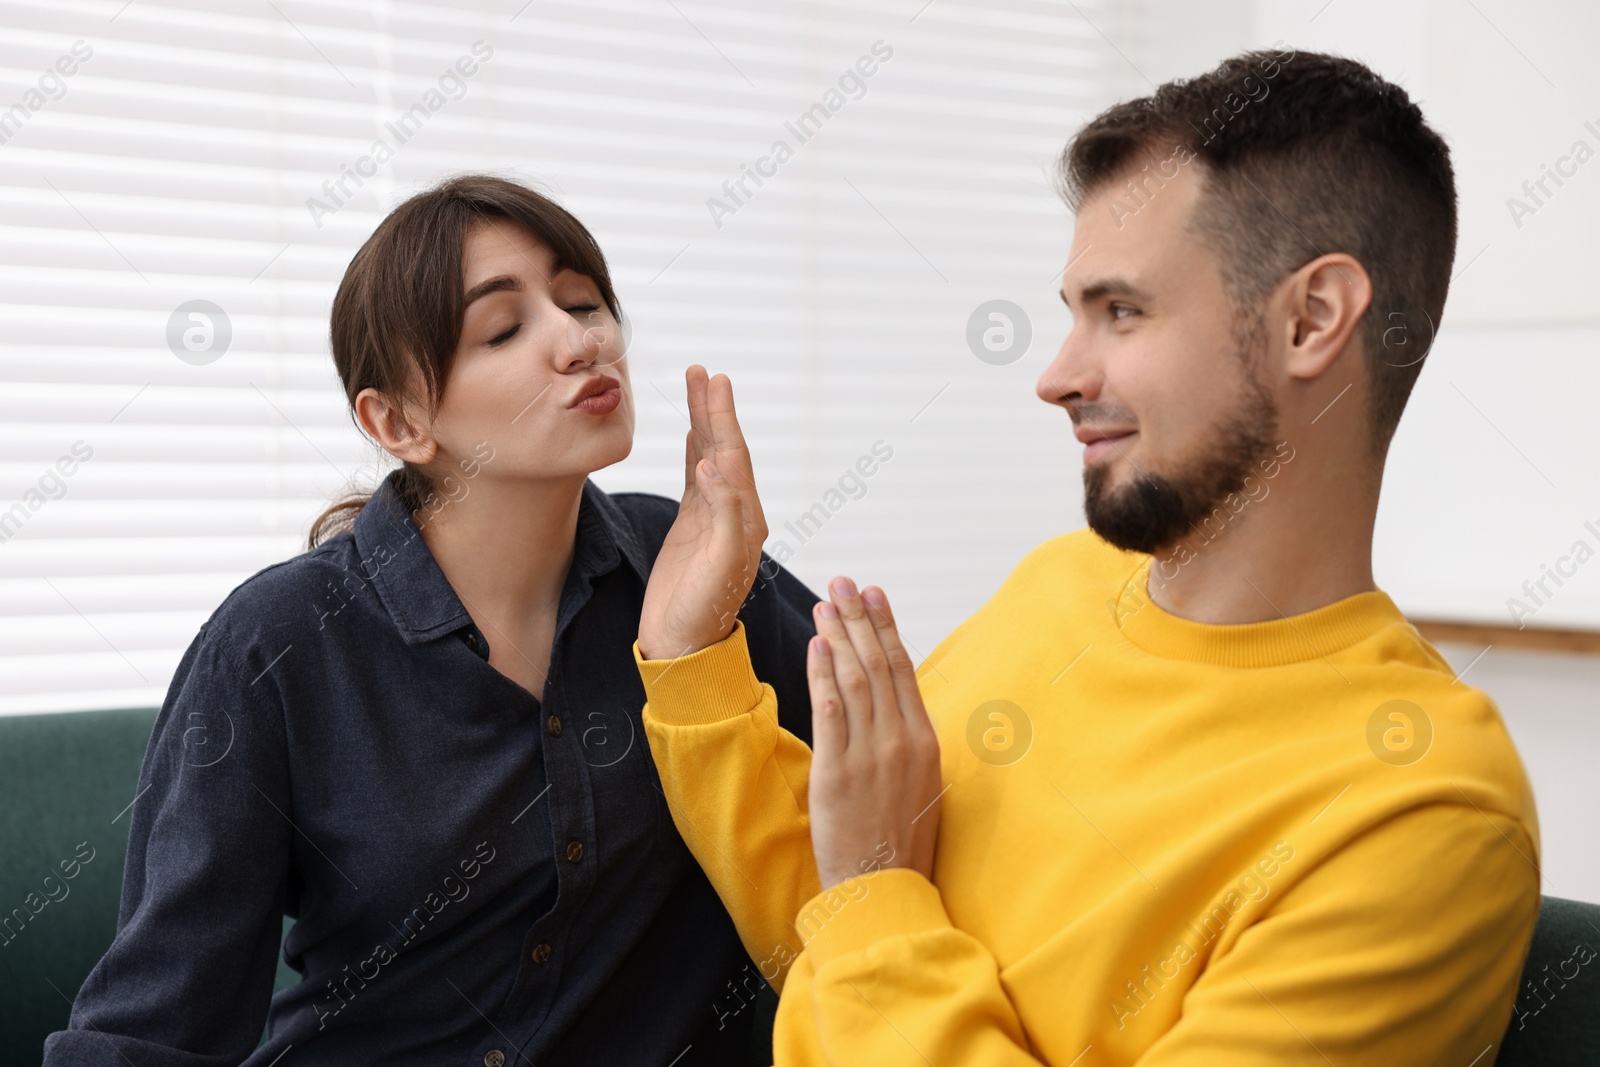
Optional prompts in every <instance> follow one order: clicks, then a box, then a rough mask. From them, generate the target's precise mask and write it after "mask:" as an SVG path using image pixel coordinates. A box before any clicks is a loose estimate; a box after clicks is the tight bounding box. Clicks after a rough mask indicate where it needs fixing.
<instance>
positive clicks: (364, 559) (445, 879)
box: [45, 176, 817, 1067]
mask: <svg viewBox="0 0 1600 1067" xmlns="http://www.w3.org/2000/svg"><path fill="white" fill-rule="evenodd" d="M620 321H621V312H620V308H619V305H618V301H617V297H616V295H615V293H614V292H613V291H612V286H611V280H610V276H609V274H608V271H607V268H606V262H605V259H604V257H603V256H602V254H601V252H600V249H599V247H598V246H597V244H596V243H595V241H594V238H593V237H592V236H591V235H590V234H589V232H588V231H587V230H586V229H585V228H584V227H583V226H582V224H580V223H579V222H578V221H577V219H575V218H574V217H573V216H572V215H570V214H569V213H567V212H566V211H565V210H563V209H562V208H561V207H559V206H557V205H556V204H555V203H553V202H551V201H550V200H548V199H547V198H545V197H543V196H541V195H539V194H538V193H536V192H533V191H531V190H529V189H526V188H524V187H522V186H520V185H517V184H515V183H512V182H509V181H504V180H501V179H497V178H491V177H480V176H469V177H462V178H456V179H453V180H451V181H447V182H445V183H444V184H442V185H440V186H438V187H437V188H434V189H432V190H430V191H427V192H424V193H422V194H420V195H418V196H416V197H413V198H412V199H410V200H408V201H407V202H405V203H404V204H402V205H401V206H400V207H399V208H397V209H396V210H395V211H394V212H393V213H392V214H391V215H389V216H388V218H386V219H385V220H384V221H383V223H382V224H381V225H380V226H379V227H378V229H377V231H376V232H375V233H374V234H373V236H372V237H371V238H370V239H369V240H368V241H367V243H366V244H365V245H364V246H363V247H362V248H361V250H360V251H359V252H358V253H357V254H356V256H355V258H354V259H353V260H352V262H351V264H350V267H349V269H348V270H347V271H346V273H345V276H344V279H343V281H342V283H341V284H340V286H339V290H338V294H337V296H336V297H335V300H334V304H333V315H332V347H333V356H334V362H335V364H336V366H337V369H338V372H339V376H340V378H341V380H342V382H343V384H344V388H345V392H346V395H347V396H348V398H349V401H350V404H351V409H352V412H353V415H354V417H355V418H356V420H357V421H358V423H359V425H360V426H361V428H362V429H363V430H364V431H365V432H366V433H367V434H369V435H370V436H371V437H372V438H373V439H374V440H375V441H376V442H377V443H378V444H379V445H381V446H382V447H383V448H384V449H385V450H386V451H388V452H389V453H390V454H391V455H393V456H395V457H396V458H397V459H398V460H400V462H401V466H400V467H399V468H398V469H396V470H394V471H393V472H392V473H391V474H390V475H389V476H388V477H387V478H386V479H385V480H384V481H383V483H382V484H381V485H380V487H379V488H378V490H377V491H376V492H375V493H374V494H373V495H372V496H371V498H370V499H361V500H355V501H346V502H344V503H342V504H340V505H336V506H335V507H334V508H331V509H329V511H328V512H327V513H325V514H324V515H322V516H321V517H320V518H319V519H318V520H317V522H316V523H315V524H314V525H313V528H312V532H311V538H310V541H311V546H310V550H309V551H307V552H305V553H303V554H302V555H299V556H297V557H295V558H294V559H291V560H288V561H286V562H283V563H279V564H275V565H273V566H271V567H267V568H265V569H264V570H262V571H260V572H258V573H257V574H255V575H253V576H252V577H251V578H250V579H249V580H247V581H246V582H244V583H243V584H242V585H240V586H239V587H238V588H237V589H235V590H234V591H233V592H232V593H231V594H230V595H229V596H228V598H227V599H226V600H225V601H224V602H223V604H222V606H221V607H219V608H218V609H217V611H216V612H215V613H214V614H213V615H212V617H211V618H210V620H209V621H208V622H207V623H206V624H205V625H204V626H203V627H202V628H201V630H200V633H199V635H198V636H197V637H196V638H195V640H194V642H193V643H192V644H191V645H190V646H189V648H188V650H187V651H186V653H185V654H184V656H183V659H182V661H181V662H180V664H179V666H178V670H177V672H176V674H175V675H174V678H173V681H172V686H171V689H170V691H169V693H168V695H167V699H166V701H165V702H164V704H163V706H162V709H161V714H160V716H159V718H158V719H157V721H156V725H155V729H154V732H153V735H152V737H151V740H150V746H149V750H148V752H147V754H146V757H145V762H144V768H143V771H142V773H141V781H140V783H139V793H138V800H137V802H136V803H135V804H134V806H133V811H132V826H131V829H130V840H129V850H128V860H127V867H126V871H125V875H124V882H123V893H122V905H121V914H120V916H119V920H118V929H117V936H116V939H115V940H114V942H113V943H112V945H111V947H110V950H109V951H108V952H107V953H106V955H105V957H104V958H103V959H102V960H101V961H100V962H99V964H97V965H96V967H95V969H94V970H93V971H92V972H91V974H90V975H89V977H88V979H87V980H86V981H85V983H84V985H83V987H82V989H81V991H80V992H79V994H78V998H77V1001H76V1003H75V1005H74V1007H73V1014H72V1023H71V1029H69V1030H68V1031H65V1032H62V1033H58V1034H54V1035H52V1036H51V1037H50V1039H49V1040H48V1041H47V1043H46V1046H45V1062H46V1063H47V1064H65V1063H69V1062H70V1063H73V1064H80V1063H105V1064H121V1063H125V1062H130V1061H131V1062H136V1063H139V1064H142V1065H156V1064H171V1065H173V1067H177V1065H180V1064H181V1065H199V1064H208V1065H209V1064H223V1063H229V1064H233V1063H239V1062H240V1061H245V1060H247V1062H248V1063H250V1064H255V1065H262V1067H265V1065H268V1064H274V1063H278V1062H279V1059H280V1057H282V1058H283V1059H282V1063H283V1064H284V1065H285V1067H296V1065H301V1064H324V1063H325V1064H339V1065H349V1064H355V1063H383V1064H411V1063H416V1064H422V1063H428V1064H438V1063H450V1062H454V1063H460V1064H480V1063H481V1064H484V1065H486V1067H500V1065H502V1064H507V1063H512V1064H515V1063H524V1062H526V1063H538V1064H541V1065H544V1064H582V1063H597V1064H598V1063H604V1064H614V1063H619V1062H630V1063H657V1064H667V1063H674V1064H675V1065H676V1067H687V1065H689V1064H694V1063H705V1064H711V1063H717V1064H724V1063H726V1064H743V1063H746V1062H748V1050H749V1048H750V1045H751V1039H752V1032H753V1026H752V1024H753V1021H754V1018H755V1016H756V1014H757V1013H756V1011H755V1009H754V1008H753V1007H750V1006H749V1003H750V999H751V997H750V994H749V992H748V991H750V990H753V989H755V988H756V987H758V986H759V981H756V980H754V979H753V977H752V976H753V974H754V970H753V968H752V967H751V966H750V961H749V957H748V956H747V954H746V952H745V950H744V948H743V947H742V946H741V945H740V943H739V939H738V937H737V935H736V934H735V931H734V927H733V925H732V923H731V921H730V920H729V918H728V915H727V913H726V911H725V910H724V908H723V906H722V904H721V903H720V902H719V901H718V899H717V896H716V894H715V893H714V892H713V890H712V889H711V886H710V885H709V884H708V882H707V881H706V878H705V876H704V875H703V874H702V873H701V870H700V868H699V867H698V865H697V864H696V863H695V862H694V860H693V859H692V857H691V856H690V854H689V851H688V849H687V848H686V847H685V846H684V843H683V841H682V839H681V838H680V837H679V836H678V834H677V831H676V830H675V828H674V826H673V821H672V816H671V813H670V812H669V811H668V809H667V806H666V802H665V800H664V798H663V795H662V792H661V788H660V784H659V779H658V778H657V776H656V771H655V768H654V765H653V764H652V762H651V759H650V753H649V750H648V747H647V745H646V744H645V741H644V737H643V734H642V730H641V725H640V722H639V713H640V709H641V707H642V705H643V702H644V693H643V688H642V686H641V684H640V680H639V676H638V674H637V671H636V669H635V666H634V663H633V658H632V651H631V646H632V643H633V641H634V638H635V635H636V634H637V633H638V630H639V624H640V618H641V613H645V614H646V615H647V616H648V617H649V618H650V619H651V620H652V624H651V625H652V630H651V632H652V633H653V634H656V635H657V636H658V639H659V640H660V641H661V642H663V647H672V648H678V647H681V648H698V647H703V646H704V645H706V644H708V643H711V642H714V641H717V640H720V639H721V638H722V637H723V636H725V635H726V634H728V633H729V632H731V630H732V629H733V627H734V624H735V621H736V619H737V620H738V621H742V622H743V623H744V624H745V632H746V634H747V636H748V639H749V641H750V644H751V649H752V657H753V660H754V662H755V664H756V666H757V669H758V670H760V672H761V676H762V677H763V678H764V679H767V680H768V681H770V682H771V684H772V685H773V687H774V689H775V690H777V692H778V694H779V696H780V697H781V701H780V703H781V705H782V706H784V707H785V708H786V709H790V710H792V711H793V712H794V718H793V719H792V720H787V719H786V721H785V726H786V727H787V728H788V729H789V730H791V731H792V732H794V733H796V734H798V735H799V736H801V737H809V733H810V731H809V716H808V715H807V714H806V708H807V700H806V680H805V648H806V642H807V640H808V639H809V638H810V636H811V635H812V633H813V632H814V631H813V628H812V624H811V620H810V606H811V604H812V603H814V602H815V601H816V599H817V598H816V597H815V596H814V595H813V594H812V593H811V592H810V591H809V590H807V589H806V588H805V587H804V586H803V585H802V584H801V583H800V582H799V581H797V580H796V579H795V578H793V577H792V576H791V575H789V574H787V573H786V572H783V571H782V570H781V569H779V568H778V567H777V565H776V564H775V563H773V562H772V561H771V560H767V559H764V558H762V557H761V556H760V554H759V543H760V542H759V540H758V541H757V542H756V545H757V550H756V552H754V553H752V554H751V555H750V556H749V558H748V566H749V567H750V568H752V569H755V568H759V570H760V575H761V577H760V579H759V580H757V581H756V582H755V583H754V585H755V587H754V588H753V589H752V590H751V592H750V595H749V597H748V599H745V598H744V597H743V595H742V591H741V593H740V595H738V596H735V597H733V598H731V603H730V602H728V601H729V599H730V598H729V597H728V596H726V595H725V594H723V591H721V590H719V589H717V588H701V586H703V585H704V584H705V582H707V581H710V580H712V579H710V578H709V577H708V576H710V575H712V574H714V573H719V572H717V571H715V570H714V569H712V568H708V567H705V566H704V565H703V564H702V562H701V557H702V556H703V555H704V553H705V552H707V551H709V548H707V547H705V545H704V544H703V542H705V538H704V537H703V536H702V534H703V533H704V532H705V531H707V530H709V529H711V516H712V507H711V504H710V502H709V499H708V496H707V490H708V487H710V486H711V485H712V484H713V480H714V479H716V478H719V477H722V478H726V477H735V478H741V479H748V478H749V473H748V472H749V462H748V458H747V457H746V455H745V453H744V446H743V441H742V439H741V438H740V437H739V432H738V424H737V422H736V421H735V419H734V414H733V396H732V389H731V386H730V385H729V384H728V381H727V379H726V378H725V377H723V376H720V375H719V376H718V377H717V378H714V379H710V380H708V379H707V377H706V374H705V372H704V371H703V370H702V369H700V368H699V367H692V368H690V371H689V373H688V376H687V384H688V394H689V411H690V421H691V427H690V431H689V433H688V437H687V441H686V453H687V456H686V471H685V493H684V500H683V502H682V505H681V507H680V505H679V504H676V503H674V502H673V501H671V500H669V499H667V498H665V497H660V496H654V495H651V494H645V493H620V494H616V495H608V494H606V493H604V492H602V491H601V490H600V489H599V488H598V487H596V486H595V485H594V483H593V482H591V481H589V475H590V474H591V473H593V472H594V471H597V470H600V469H601V468H604V467H608V466H610V465H611V464H613V463H616V462H617V461H619V460H621V459H623V458H624V457H625V456H627V455H628V453H629V451H630V449H631V447H632V440H633V424H634V419H633V412H634V409H633V397H632V390H631V385H630V381H629V374H628V364H627V359H626V356H625V354H624V352H623V343H622V337H621V331H620V329H619V328H618V326H619V323H620ZM751 521H752V523H753V524H754V525H753V526H752V527H751V528H752V529H757V528H759V523H760V516H759V515H756V516H753V517H752V520H751ZM669 530H670V532H669ZM759 532H760V533H761V535H762V536H763V537H764V536H765V533H764V529H759ZM719 551H723V549H722V548H720V547H719ZM652 568H654V569H655V570H656V571H658V572H660V574H661V575H662V579H663V580H662V581H658V582H657V583H656V584H655V585H654V586H652V592H651V595H650V596H649V597H647V596H646V583H647V580H648V579H649V577H650V574H651V571H652ZM717 581H719V582H720V579H718V580H717ZM719 595H722V600H721V602H720V606H719V607H718V608H717V609H716V610H713V611H707V610H705V609H704V605H708V604H719V601H718V597H719ZM741 601H742V603H741ZM284 915H288V916H291V917H293V918H294V919H295V920H296V922H295V924H294V926H293V928H292V929H291V930H290V931H289V933H288V936H287V938H286V939H285V940H284V942H283V952H284V956H285V958H286V959H287V960H288V962H289V964H290V965H291V966H292V967H294V968H295V969H296V970H297V971H299V972H300V973H301V974H302V975H303V978H302V980H301V981H300V982H299V983H298V984H296V985H294V986H293V987H291V988H289V989H286V990H284V991H283V992H281V993H279V994H278V995H277V996H275V997H273V996H272V994H271V990H272V985H273V973H274V968H275V966H276V963H277V953H278V949H279V938H280V931H281V929H282V925H281V924H282V917H283V916H284ZM269 998H270V1007H269ZM263 1023H265V1024H266V1028H267V1034H266V1037H265V1039H264V1040H263V1041H262V1042H261V1044H260V1045H259V1047H257V1041H258V1039H259V1038H261V1035H262V1027H263ZM757 1037H758V1039H759V1035H757ZM252 1050H253V1051H252Z"/></svg>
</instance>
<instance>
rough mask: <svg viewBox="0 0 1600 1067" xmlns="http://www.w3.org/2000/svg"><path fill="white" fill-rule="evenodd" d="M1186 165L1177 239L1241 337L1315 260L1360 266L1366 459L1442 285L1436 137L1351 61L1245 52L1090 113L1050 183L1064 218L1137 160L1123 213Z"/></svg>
mask: <svg viewBox="0 0 1600 1067" xmlns="http://www.w3.org/2000/svg"><path fill="white" fill-rule="evenodd" d="M1194 159H1197V160H1199V161H1200V162H1201V163H1202V164H1203V168H1204V175H1205V186H1204V191H1203V195H1202V199H1201V200H1200V202H1199V206H1198V207H1197V208H1196V211H1195V218H1194V220H1193V229H1194V231H1195V232H1196V234H1197V235H1198V236H1199V237H1200V238H1201V239H1202V240H1203V241H1204V242H1205V243H1207V244H1208V245H1209V246H1211V247H1213V248H1215V249H1216V251H1217V260H1218V265H1219V267H1220V269H1221V273H1222V278H1223V283H1224V285H1225V287H1226V289H1227V291H1228V295H1229V298H1230V301H1231V302H1232V304H1233V307H1234V311H1235V314H1236V316H1238V317H1239V320H1240V321H1241V322H1242V323H1248V324H1250V325H1246V326H1245V327H1244V328H1243V330H1242V333H1244V334H1245V335H1249V334H1251V333H1253V332H1255V331H1256V330H1259V326H1260V320H1261V316H1262V314H1263V310H1262V301H1263V300H1264V298H1265V297H1266V296H1267V295H1268V294H1269V293H1271V292H1272V290H1273V289H1274V288H1275V287H1276V286H1277V285H1278V283H1279V282H1281V281H1282V280H1283V279H1284V278H1285V277H1287V276H1288V275H1289V274H1291V273H1293V272H1294V271H1296V270H1298V269H1299V268H1300V267H1302V266H1304V265H1305V264H1307V263H1309V262H1310V261H1311V260H1313V259H1315V258H1317V257H1318V256H1320V255H1323V254H1325V253H1328V252H1345V253H1348V254H1349V255H1351V256H1353V257H1355V259H1356V260H1357V261H1359V262H1360V263H1361V265H1362V266H1363V267H1364V268H1365V269H1366V271H1367V274H1368V276H1369V277H1370V278H1371V280H1372V302H1371V304H1370V305H1369V306H1368V308H1367V311H1366V313H1365V315H1364V317H1363V319H1362V323H1361V326H1360V327H1359V336H1360V337H1361V339H1362V347H1363V348H1364V349H1365V352H1366V360H1367V374H1368V380H1369V383H1370V385H1371V393H1372V405H1371V427H1372V439H1371V442H1370V443H1371V445H1372V449H1373V453H1372V454H1373V456H1374V457H1375V458H1377V457H1381V456H1382V455H1383V453H1384V452H1385V451H1386V450H1387V449H1388V446H1389V442H1390V440H1391V439H1392V438H1393V436H1394V431H1395V427H1396V426H1397V425H1398V424H1399V422H1400V413H1401V412H1402V411H1403V410H1404V409H1405V405H1406V400H1407V398H1409V397H1410V395H1411V388H1412V386H1413V385H1414V384H1415V383H1416V379H1417V375H1418V374H1419V373H1421V370H1422V357H1423V356H1424V355H1425V354H1426V352H1427V349H1428V348H1429V346H1431V345H1432V343H1433V337H1434V334H1435V333H1436V332H1437V330H1438V328H1439V321H1440V316H1441V314H1442V312H1443V310H1444V300H1445V294H1446V293H1447V292H1448V290H1449V287H1450V268H1451V265H1452V263H1453V262H1454V260H1455V247H1456V189H1455V177H1454V173H1453V171H1452V169H1451V166H1450V150H1449V148H1448V147H1447V146H1446V145H1445V143H1444V139H1443V138H1441V137H1440V136H1439V134H1438V133H1437V132H1435V131H1434V130H1433V129H1432V128H1430V127H1429V126H1428V124H1427V123H1426V122H1425V121H1424V120H1423V117H1422V111H1421V109H1420V108H1418V107H1417V105H1416V104H1415V103H1413V102H1412V101H1411V99H1410V97H1408V96H1407V95H1406V93H1405V90H1403V89H1401V88H1400V87H1399V86H1397V85H1394V84H1391V83H1390V82H1387V81H1385V80H1384V79H1382V78H1380V77H1379V76H1378V75H1377V74H1375V73H1373V72H1372V70H1370V69H1369V68H1368V67H1366V66H1364V65H1362V64H1361V63H1358V62H1356V61H1355V60H1353V59H1346V58H1343V57H1341V56H1333V55H1326V54H1323V53H1319V52H1300V53H1298V54H1296V53H1294V52H1289V51H1284V52H1275V51H1253V52H1246V53H1243V54H1242V55H1238V56H1234V57H1233V58H1231V59H1228V60H1226V61H1224V62H1223V63H1222V64H1221V65H1220V66H1218V67H1217V68H1216V69H1215V70H1212V71H1210V72H1208V73H1206V74H1202V75H1200V76H1199V77H1197V78H1191V79H1178V80H1176V81H1171V82H1168V83H1166V84H1165V85H1163V86H1161V87H1160V88H1158V89H1157V90H1156V91H1155V92H1154V93H1153V94H1151V95H1150V96H1147V97H1141V98H1139V99H1137V100H1130V101H1126V102H1124V103H1120V104H1116V105H1115V106H1113V107H1111V108H1108V109H1107V110H1105V111H1103V112H1101V113H1100V114H1099V115H1097V116H1096V117H1095V118H1093V119H1092V120H1090V121H1089V122H1088V123H1087V124H1086V125H1085V126H1084V127H1083V129H1081V130H1080V131H1078V133H1077V135H1076V136H1075V137H1074V138H1073V139H1072V142H1071V143H1070V144H1068V145H1067V147H1066V149H1065V151H1063V152H1062V155H1061V159H1060V162H1059V168H1058V175H1057V177H1058V179H1059V182H1060V186H1061V192H1062V195H1063V197H1064V198H1065V199H1066V201H1067V203H1068V204H1069V205H1070V206H1071V208H1072V209H1073V211H1077V210H1078V209H1079V207H1080V206H1081V204H1082V202H1083V200H1084V198H1085V197H1087V196H1088V195H1089V194H1090V193H1093V192H1098V191H1100V190H1101V188H1102V187H1103V186H1106V185H1107V184H1108V183H1110V182H1111V181H1112V180H1113V179H1116V178H1119V177H1122V176H1123V175H1124V174H1126V173H1127V172H1129V171H1130V170H1136V168H1137V167H1138V165H1139V164H1140V163H1145V167H1144V169H1143V170H1142V171H1138V172H1137V173H1135V174H1134V175H1133V176H1132V178H1131V180H1130V182H1129V185H1128V186H1127V190H1128V191H1127V192H1122V193H1121V197H1120V198H1121V199H1123V200H1125V206H1124V210H1126V211H1128V213H1132V211H1135V210H1137V206H1142V203H1143V202H1145V200H1146V199H1148V198H1149V197H1150V196H1152V195H1156V191H1157V190H1158V189H1159V188H1160V186H1161V185H1164V184H1165V182H1166V181H1170V180H1173V179H1174V178H1177V177H1178V175H1179V172H1180V171H1181V169H1182V165H1184V164H1188V163H1189V162H1190V161H1191V160H1194ZM1152 183H1155V184H1154V187H1153V188H1152ZM1121 189H1122V187H1117V191H1120V190H1121ZM1113 210H1116V208H1115V205H1113Z"/></svg>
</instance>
